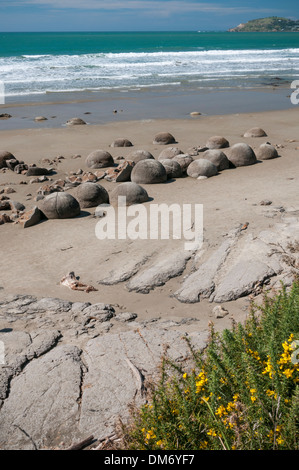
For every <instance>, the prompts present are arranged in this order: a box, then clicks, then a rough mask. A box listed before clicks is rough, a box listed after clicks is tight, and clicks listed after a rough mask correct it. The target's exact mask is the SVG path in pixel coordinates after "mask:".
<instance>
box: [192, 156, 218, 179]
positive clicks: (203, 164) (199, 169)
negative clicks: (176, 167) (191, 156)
mask: <svg viewBox="0 0 299 470" xmlns="http://www.w3.org/2000/svg"><path fill="white" fill-rule="evenodd" d="M217 173H218V171H217V167H216V166H215V165H214V164H213V163H212V162H210V161H209V160H205V159H204V158H199V159H198V160H194V161H193V162H192V163H190V165H189V166H188V168H187V175H188V176H191V177H192V178H198V177H199V176H206V177H207V178H210V177H211V176H215V175H217Z"/></svg>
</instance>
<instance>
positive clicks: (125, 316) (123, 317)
mask: <svg viewBox="0 0 299 470" xmlns="http://www.w3.org/2000/svg"><path fill="white" fill-rule="evenodd" d="M135 318H137V313H130V312H120V313H118V314H117V315H115V320H117V321H122V322H129V321H133V320H135Z"/></svg>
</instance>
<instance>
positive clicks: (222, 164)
mask: <svg viewBox="0 0 299 470" xmlns="http://www.w3.org/2000/svg"><path fill="white" fill-rule="evenodd" d="M200 158H204V159H205V160H209V161H210V162H211V163H213V164H214V165H215V166H216V167H217V170H218V171H221V170H227V169H228V168H229V159H228V158H227V156H226V155H225V153H223V152H222V151H221V150H216V149H215V150H206V151H205V152H203V153H202V155H201V156H200Z"/></svg>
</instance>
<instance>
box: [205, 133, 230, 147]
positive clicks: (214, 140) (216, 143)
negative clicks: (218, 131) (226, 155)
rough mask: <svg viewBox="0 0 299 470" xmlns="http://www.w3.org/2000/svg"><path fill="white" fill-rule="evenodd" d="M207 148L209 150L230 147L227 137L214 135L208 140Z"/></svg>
mask: <svg viewBox="0 0 299 470" xmlns="http://www.w3.org/2000/svg"><path fill="white" fill-rule="evenodd" d="M206 146H207V147H208V148H209V149H223V148H226V147H229V142H228V140H227V139H226V138H225V137H222V136H220V135H214V136H212V137H210V138H209V139H208V141H207V143H206Z"/></svg>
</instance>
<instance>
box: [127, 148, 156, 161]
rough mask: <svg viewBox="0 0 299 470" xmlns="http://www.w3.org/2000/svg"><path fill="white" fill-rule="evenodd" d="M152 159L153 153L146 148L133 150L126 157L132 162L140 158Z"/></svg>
mask: <svg viewBox="0 0 299 470" xmlns="http://www.w3.org/2000/svg"><path fill="white" fill-rule="evenodd" d="M148 158H149V159H152V160H153V158H154V157H153V155H152V154H151V153H150V152H148V151H147V150H134V151H133V152H131V153H130V154H129V155H128V156H127V157H126V160H131V161H132V162H134V163H137V162H139V161H140V160H146V159H148Z"/></svg>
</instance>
